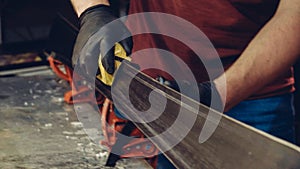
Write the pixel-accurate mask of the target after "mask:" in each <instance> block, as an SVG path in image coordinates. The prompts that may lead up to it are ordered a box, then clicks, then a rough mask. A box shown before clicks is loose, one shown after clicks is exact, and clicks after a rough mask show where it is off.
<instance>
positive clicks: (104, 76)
mask: <svg viewBox="0 0 300 169" xmlns="http://www.w3.org/2000/svg"><path fill="white" fill-rule="evenodd" d="M115 57H117V58H115V72H116V71H117V70H118V68H119V66H120V65H121V63H122V61H123V60H124V59H126V60H128V61H131V58H130V57H128V56H127V55H126V51H125V50H124V48H123V47H122V46H121V45H120V44H119V43H116V44H115ZM100 58H101V57H99V61H98V64H99V69H100V74H99V75H97V78H98V79H99V80H101V82H103V83H104V84H106V85H108V86H111V85H112V82H113V80H114V76H113V75H111V74H109V73H107V72H106V70H105V69H104V67H103V65H102V62H101V59H100Z"/></svg>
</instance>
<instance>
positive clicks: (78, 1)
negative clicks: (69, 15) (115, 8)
mask: <svg viewBox="0 0 300 169" xmlns="http://www.w3.org/2000/svg"><path fill="white" fill-rule="evenodd" d="M71 2H72V4H73V7H74V9H75V11H76V13H77V15H78V17H79V16H80V15H81V13H82V12H83V11H85V10H86V9H88V8H89V7H92V6H95V5H100V4H103V5H107V6H109V1H108V0H71Z"/></svg>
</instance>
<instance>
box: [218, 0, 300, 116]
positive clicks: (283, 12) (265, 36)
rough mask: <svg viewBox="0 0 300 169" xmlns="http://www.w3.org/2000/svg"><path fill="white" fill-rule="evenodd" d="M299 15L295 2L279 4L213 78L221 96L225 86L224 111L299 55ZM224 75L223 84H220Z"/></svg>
mask: <svg viewBox="0 0 300 169" xmlns="http://www.w3.org/2000/svg"><path fill="white" fill-rule="evenodd" d="M287 1H289V0H287ZM291 1H293V0H290V2H291ZM281 3H282V2H281ZM290 4H292V3H290ZM282 6H283V7H282ZM296 6H297V5H296ZM298 6H299V5H298ZM282 8H284V9H282ZM299 18H300V14H299V9H297V7H295V5H294V7H291V8H289V6H288V5H287V4H284V5H282V4H281V8H279V10H278V11H277V13H276V14H275V16H274V17H273V18H272V19H271V20H270V21H269V22H268V23H267V24H266V25H265V26H264V28H263V29H262V30H261V31H260V32H259V33H258V34H257V36H256V37H255V38H254V39H253V40H252V41H251V43H250V44H249V45H248V47H247V48H246V50H245V51H244V52H243V54H242V55H241V57H240V58H239V59H238V60H237V61H236V62H235V63H234V64H233V65H232V66H231V67H230V68H229V69H228V70H227V71H226V72H225V74H224V75H222V76H221V77H220V78H218V79H216V80H215V83H216V86H217V89H218V90H219V91H220V93H221V95H223V99H224V98H225V97H224V89H226V90H227V95H226V101H225V111H226V110H229V109H230V108H232V107H233V106H235V105H236V104H237V103H239V102H240V101H242V100H244V99H246V98H248V97H249V96H250V95H252V94H253V93H255V92H256V91H258V90H260V89H261V88H262V87H264V86H265V85H267V84H268V83H270V82H272V81H274V80H275V79H276V78H277V77H278V76H280V75H281V74H282V73H283V72H286V71H287V70H288V69H289V68H290V67H291V66H292V65H293V63H294V62H295V61H296V59H297V57H298V56H299V55H300V47H299V44H300V29H299V27H300V19H299ZM224 77H226V84H227V86H226V87H225V86H224V85H221V84H222V83H221V80H222V78H224Z"/></svg>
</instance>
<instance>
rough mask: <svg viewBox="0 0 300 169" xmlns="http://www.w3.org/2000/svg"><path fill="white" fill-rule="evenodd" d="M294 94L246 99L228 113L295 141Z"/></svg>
mask: <svg viewBox="0 0 300 169" xmlns="http://www.w3.org/2000/svg"><path fill="white" fill-rule="evenodd" d="M294 112H295V111H294V107H293V94H285V95H280V96H273V97H268V98H264V99H257V100H246V101H243V102H241V103H239V104H238V105H237V106H235V107H234V108H232V109H231V110H230V111H228V112H227V113H225V114H227V115H228V116H230V117H233V118H235V119H237V120H239V121H241V122H244V123H246V124H248V125H250V126H253V127H255V128H257V129H260V130H262V131H265V132H267V133H269V134H271V135H274V136H276V137H279V138H281V139H284V140H287V141H289V142H291V143H295V129H294V122H295V121H294V114H295V113H294Z"/></svg>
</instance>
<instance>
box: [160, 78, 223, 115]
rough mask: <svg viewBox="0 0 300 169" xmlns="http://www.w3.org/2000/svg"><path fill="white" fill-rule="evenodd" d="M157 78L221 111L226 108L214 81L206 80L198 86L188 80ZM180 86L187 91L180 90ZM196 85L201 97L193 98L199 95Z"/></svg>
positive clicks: (164, 83)
mask: <svg viewBox="0 0 300 169" xmlns="http://www.w3.org/2000/svg"><path fill="white" fill-rule="evenodd" d="M156 80H157V81H159V82H160V83H161V84H163V85H166V86H169V87H171V88H173V89H175V90H177V91H179V92H181V93H182V94H184V95H186V96H188V97H191V98H192V99H194V100H196V101H200V103H202V104H204V105H206V106H208V107H211V108H213V109H215V110H218V111H220V112H222V111H223V110H224V105H223V102H222V99H221V96H220V94H219V92H218V90H217V88H216V86H215V83H214V82H212V81H206V82H203V83H198V84H197V86H191V84H189V83H187V82H175V81H166V80H165V79H164V78H162V77H158V78H157V79H156ZM179 86H180V87H182V88H183V89H185V91H184V92H185V93H183V91H180V88H179ZM195 87H198V90H199V96H200V98H193V97H195V96H197V95H196V94H195V91H196V89H195ZM212 99H213V100H212Z"/></svg>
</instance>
